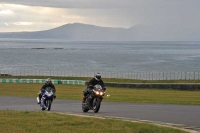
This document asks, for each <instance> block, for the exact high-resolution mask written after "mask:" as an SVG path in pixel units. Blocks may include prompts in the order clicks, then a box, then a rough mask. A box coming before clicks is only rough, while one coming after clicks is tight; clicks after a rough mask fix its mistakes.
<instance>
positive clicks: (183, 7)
mask: <svg viewBox="0 0 200 133" xmlns="http://www.w3.org/2000/svg"><path fill="white" fill-rule="evenodd" d="M75 22H78V23H85V24H92V25H97V26H103V27H124V28H129V27H132V26H134V25H138V24H142V25H163V26H167V25H174V26H182V27H192V28H199V29H200V0H0V32H12V31H39V30H46V29H51V28H54V27H58V26H61V25H63V24H68V23H75Z"/></svg>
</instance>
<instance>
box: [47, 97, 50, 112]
mask: <svg viewBox="0 0 200 133" xmlns="http://www.w3.org/2000/svg"><path fill="white" fill-rule="evenodd" d="M46 106H47V108H46V110H48V111H50V109H51V100H50V99H48V100H46Z"/></svg>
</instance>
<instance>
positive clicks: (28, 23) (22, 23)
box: [14, 22, 33, 25]
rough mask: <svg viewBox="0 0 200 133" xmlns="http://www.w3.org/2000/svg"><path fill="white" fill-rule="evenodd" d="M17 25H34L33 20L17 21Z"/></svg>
mask: <svg viewBox="0 0 200 133" xmlns="http://www.w3.org/2000/svg"><path fill="white" fill-rule="evenodd" d="M14 24H15V25H32V24H33V22H16V23H14Z"/></svg>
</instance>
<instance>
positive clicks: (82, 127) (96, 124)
mask: <svg viewBox="0 0 200 133" xmlns="http://www.w3.org/2000/svg"><path fill="white" fill-rule="evenodd" d="M0 118H1V121H0V129H1V133H44V132H51V133H102V132H103V133H122V132H123V133H186V131H183V130H179V129H174V128H169V127H163V126H157V125H152V124H147V123H134V122H127V121H121V120H113V119H98V118H90V117H79V116H70V115H63V114H58V113H47V112H33V111H11V110H6V111H0Z"/></svg>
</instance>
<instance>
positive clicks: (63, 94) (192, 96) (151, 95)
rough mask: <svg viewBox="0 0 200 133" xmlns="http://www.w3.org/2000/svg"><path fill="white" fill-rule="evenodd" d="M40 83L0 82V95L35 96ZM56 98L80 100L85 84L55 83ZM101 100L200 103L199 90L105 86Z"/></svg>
mask: <svg viewBox="0 0 200 133" xmlns="http://www.w3.org/2000/svg"><path fill="white" fill-rule="evenodd" d="M41 86H42V84H23V83H19V84H16V83H1V84H0V95H12V96H25V97H36V96H37V93H38V92H39V89H40V88H41ZM55 87H56V88H57V94H56V95H57V98H59V99H71V100H81V99H82V91H83V90H84V89H85V87H86V86H77V85H64V84H57V85H55ZM108 94H109V95H110V97H107V96H105V97H104V98H105V99H104V100H103V101H107V102H135V103H161V104H188V105H200V91H187V90H184V91H181V90H170V89H141V88H140V89H137V88H113V87H107V90H106V95H108Z"/></svg>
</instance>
